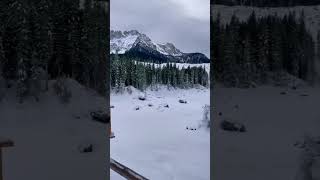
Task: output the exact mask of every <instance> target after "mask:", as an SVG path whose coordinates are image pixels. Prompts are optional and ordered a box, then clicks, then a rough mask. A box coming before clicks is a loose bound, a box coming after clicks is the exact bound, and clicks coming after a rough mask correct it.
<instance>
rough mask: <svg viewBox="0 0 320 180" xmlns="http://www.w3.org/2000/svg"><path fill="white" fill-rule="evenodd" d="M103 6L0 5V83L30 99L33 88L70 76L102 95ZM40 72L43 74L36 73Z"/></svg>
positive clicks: (45, 0)
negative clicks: (15, 88)
mask: <svg viewBox="0 0 320 180" xmlns="http://www.w3.org/2000/svg"><path fill="white" fill-rule="evenodd" d="M106 7H107V4H106V3H103V2H99V1H96V0H86V1H84V2H83V7H80V3H79V1H78V0H72V1H71V0H70V1H59V0H30V1H25V0H3V1H1V2H0V22H1V23H0V84H5V87H6V88H7V89H9V88H10V87H11V86H12V85H17V86H18V88H17V89H18V92H17V96H18V97H20V98H22V97H26V96H29V95H30V94H31V91H32V88H31V87H32V84H38V83H37V82H35V81H40V80H41V78H42V77H41V75H40V74H46V76H49V79H59V78H62V77H70V78H72V79H75V80H77V81H78V82H80V83H81V84H83V85H85V86H86V87H89V88H91V89H95V90H96V91H98V92H99V93H100V94H102V95H105V94H106V91H107V88H108V86H107V83H104V82H108V81H107V77H108V76H107V74H108V72H107V71H106V69H107V59H108V58H109V56H108V52H109V40H108V39H109V37H108V32H109V27H108V12H106V11H105V9H106ZM40 72H41V73H40Z"/></svg>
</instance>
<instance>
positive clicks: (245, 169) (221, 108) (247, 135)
mask: <svg viewBox="0 0 320 180" xmlns="http://www.w3.org/2000/svg"><path fill="white" fill-rule="evenodd" d="M281 92H286V94H284V93H281ZM319 92H320V89H319V88H311V87H304V88H298V89H297V90H293V89H284V88H280V87H267V86H265V87H258V88H255V89H237V88H223V87H221V86H215V87H214V91H213V93H214V108H215V111H214V116H213V119H214V121H213V122H214V125H213V126H214V134H213V136H212V137H213V140H212V142H213V146H212V147H213V150H212V152H214V154H213V159H214V160H213V167H214V173H213V178H214V179H221V180H234V179H250V180H251V179H252V180H253V179H259V180H270V179H275V180H278V179H288V180H311V179H310V178H305V177H303V176H304V175H305V173H306V172H307V171H309V170H310V169H312V172H313V173H314V174H313V176H314V177H313V180H319V179H320V156H318V157H314V160H315V162H314V164H313V166H312V168H310V169H308V168H307V165H306V164H307V162H308V160H307V159H308V157H307V156H305V154H303V153H302V152H303V151H302V150H301V149H300V148H297V147H295V146H294V144H295V143H296V142H297V141H301V140H303V137H304V135H305V134H308V135H310V136H320V131H319V128H320V111H319V106H320V93H319ZM235 106H237V107H238V108H235ZM219 112H221V113H220V115H219ZM224 119H231V120H234V121H238V122H241V123H243V124H244V125H245V126H246V128H247V132H244V133H236V132H229V131H223V130H222V129H221V128H220V127H219V124H220V122H221V120H224ZM318 143H319V142H318ZM318 146H320V145H318ZM317 150H318V152H320V147H318V149H317ZM318 155H319V154H318ZM310 171H311V170H310Z"/></svg>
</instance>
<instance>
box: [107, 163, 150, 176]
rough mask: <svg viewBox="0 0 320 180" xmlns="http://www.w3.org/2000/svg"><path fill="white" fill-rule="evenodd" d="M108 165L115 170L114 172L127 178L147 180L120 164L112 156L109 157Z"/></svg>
mask: <svg viewBox="0 0 320 180" xmlns="http://www.w3.org/2000/svg"><path fill="white" fill-rule="evenodd" d="M110 167H111V169H112V170H113V171H115V172H116V173H118V174H120V175H121V176H122V177H124V178H126V179H128V180H148V179H147V178H145V177H143V176H142V175H140V174H138V173H136V172H134V171H133V170H132V169H130V168H128V167H126V166H124V165H122V164H120V163H119V162H117V161H115V160H114V159H112V158H110Z"/></svg>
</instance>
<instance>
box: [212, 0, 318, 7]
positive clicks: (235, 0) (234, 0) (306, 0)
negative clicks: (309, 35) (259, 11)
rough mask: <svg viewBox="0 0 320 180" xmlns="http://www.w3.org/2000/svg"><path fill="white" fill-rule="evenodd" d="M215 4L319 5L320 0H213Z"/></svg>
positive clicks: (263, 5)
mask: <svg viewBox="0 0 320 180" xmlns="http://www.w3.org/2000/svg"><path fill="white" fill-rule="evenodd" d="M213 3H215V4H223V5H229V6H232V5H242V6H258V7H284V6H310V5H319V4H320V2H319V0H213Z"/></svg>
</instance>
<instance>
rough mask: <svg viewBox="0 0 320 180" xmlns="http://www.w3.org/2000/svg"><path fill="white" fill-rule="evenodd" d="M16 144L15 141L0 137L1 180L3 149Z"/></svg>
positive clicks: (0, 175)
mask: <svg viewBox="0 0 320 180" xmlns="http://www.w3.org/2000/svg"><path fill="white" fill-rule="evenodd" d="M12 146H14V143H13V141H11V140H9V139H5V138H1V137H0V180H3V172H2V171H3V170H2V169H3V164H2V149H3V148H6V147H12Z"/></svg>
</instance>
